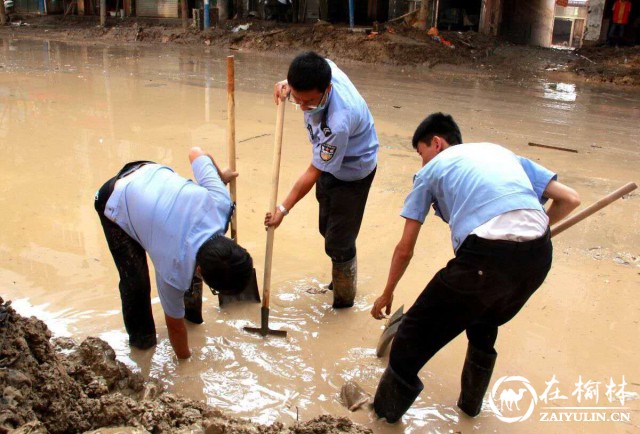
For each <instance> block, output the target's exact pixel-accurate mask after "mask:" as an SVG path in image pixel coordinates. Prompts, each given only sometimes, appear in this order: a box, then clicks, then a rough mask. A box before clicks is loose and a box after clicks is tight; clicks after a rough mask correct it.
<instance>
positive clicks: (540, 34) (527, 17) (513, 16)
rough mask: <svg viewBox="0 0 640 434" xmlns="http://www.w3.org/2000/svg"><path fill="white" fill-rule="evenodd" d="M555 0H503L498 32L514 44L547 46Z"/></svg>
mask: <svg viewBox="0 0 640 434" xmlns="http://www.w3.org/2000/svg"><path fill="white" fill-rule="evenodd" d="M554 8H555V0H503V8H502V24H501V28H500V32H499V33H500V34H501V35H502V36H504V37H505V38H506V39H508V40H510V41H512V42H514V43H516V44H529V45H537V46H541V47H549V46H550V45H551V38H552V35H553V21H554V10H555V9H554Z"/></svg>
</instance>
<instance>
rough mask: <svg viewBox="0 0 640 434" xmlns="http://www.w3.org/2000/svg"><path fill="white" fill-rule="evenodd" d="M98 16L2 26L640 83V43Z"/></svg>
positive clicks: (111, 39) (53, 34) (45, 33)
mask: <svg viewBox="0 0 640 434" xmlns="http://www.w3.org/2000/svg"><path fill="white" fill-rule="evenodd" d="M97 24H98V21H97V18H96V17H77V16H68V17H64V18H63V17H60V16H45V17H24V19H23V18H19V17H12V25H11V26H9V27H7V28H4V29H3V28H0V34H2V33H4V32H10V33H11V35H12V37H15V36H22V37H29V38H42V39H50V40H51V39H52V40H62V41H73V42H74V43H107V44H111V43H115V42H118V43H120V42H122V43H130V44H176V45H196V46H197V45H207V46H211V47H217V48H223V49H232V50H246V51H260V52H271V53H283V54H288V55H290V54H291V53H295V52H298V51H302V50H315V51H318V52H319V53H320V54H322V55H324V56H326V57H328V58H330V59H332V60H334V61H338V62H340V61H344V60H351V61H358V62H363V63H366V64H373V65H375V64H389V65H416V66H419V67H429V68H432V67H434V66H435V65H440V64H442V65H459V66H461V67H462V68H467V69H469V70H473V71H476V72H478V71H482V74H483V75H487V74H488V75H491V76H495V77H502V78H511V79H516V80H522V79H527V78H530V79H537V78H544V77H545V76H546V75H547V74H554V73H555V72H562V73H566V72H569V73H571V74H574V77H576V76H577V77H578V78H580V79H583V80H586V81H598V82H609V83H613V84H623V85H634V86H637V85H640V47H627V48H613V47H594V48H583V49H581V50H579V51H578V53H577V54H576V53H574V52H573V51H569V50H556V49H550V48H540V47H532V46H522V45H513V44H510V43H508V42H506V41H502V40H500V39H497V38H495V37H493V36H489V35H483V34H480V33H477V32H473V31H467V32H453V31H442V32H441V33H440V34H439V35H437V36H435V35H433V36H431V35H429V34H428V32H426V31H422V30H417V29H415V28H414V27H412V26H410V25H408V24H406V23H403V22H396V23H386V24H380V25H376V26H375V27H374V28H372V29H358V31H350V30H349V29H348V28H346V27H345V26H344V25H342V26H339V25H332V24H329V23H326V22H318V23H316V24H282V23H275V22H273V21H262V20H255V19H251V20H240V21H238V20H228V21H225V22H224V24H222V25H221V26H219V27H217V28H213V29H209V30H206V31H200V30H196V29H195V28H188V29H186V30H184V29H182V27H181V22H180V20H176V19H173V20H171V19H153V18H127V19H125V20H120V19H116V18H109V19H108V20H107V25H106V27H104V28H102V27H100V26H99V25H97Z"/></svg>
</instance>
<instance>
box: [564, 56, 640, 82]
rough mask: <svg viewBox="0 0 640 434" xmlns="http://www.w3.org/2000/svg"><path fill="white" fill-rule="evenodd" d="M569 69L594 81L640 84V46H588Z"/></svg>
mask: <svg viewBox="0 0 640 434" xmlns="http://www.w3.org/2000/svg"><path fill="white" fill-rule="evenodd" d="M577 54H578V58H577V59H576V60H575V61H573V62H571V63H570V65H569V69H570V70H571V71H573V72H575V73H576V74H578V75H580V76H582V77H585V78H588V79H589V80H592V81H600V82H605V83H614V84H625V85H633V86H638V85H640V47H587V48H581V49H580V50H578V51H577Z"/></svg>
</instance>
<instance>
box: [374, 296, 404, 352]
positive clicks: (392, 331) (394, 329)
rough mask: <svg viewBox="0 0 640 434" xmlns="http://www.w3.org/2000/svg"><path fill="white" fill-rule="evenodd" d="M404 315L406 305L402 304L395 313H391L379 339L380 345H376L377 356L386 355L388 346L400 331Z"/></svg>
mask: <svg viewBox="0 0 640 434" xmlns="http://www.w3.org/2000/svg"><path fill="white" fill-rule="evenodd" d="M403 316H404V305H402V306H400V308H399V309H398V310H396V311H395V312H394V313H393V315H391V316H390V317H389V319H388V320H387V324H386V325H385V329H384V332H382V336H380V339H379V340H378V345H377V347H376V357H378V358H380V357H382V356H383V355H384V353H385V351H386V350H387V347H388V346H389V344H390V343H391V341H392V340H393V338H394V337H395V336H396V333H398V328H400V324H401V323H402V318H403Z"/></svg>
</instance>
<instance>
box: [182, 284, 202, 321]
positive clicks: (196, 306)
mask: <svg viewBox="0 0 640 434" xmlns="http://www.w3.org/2000/svg"><path fill="white" fill-rule="evenodd" d="M184 319H186V320H187V321H189V322H192V323H194V324H202V323H203V322H204V320H203V319H202V279H200V278H199V277H195V276H194V277H193V281H192V282H191V288H190V289H189V290H188V291H187V292H185V294H184Z"/></svg>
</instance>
